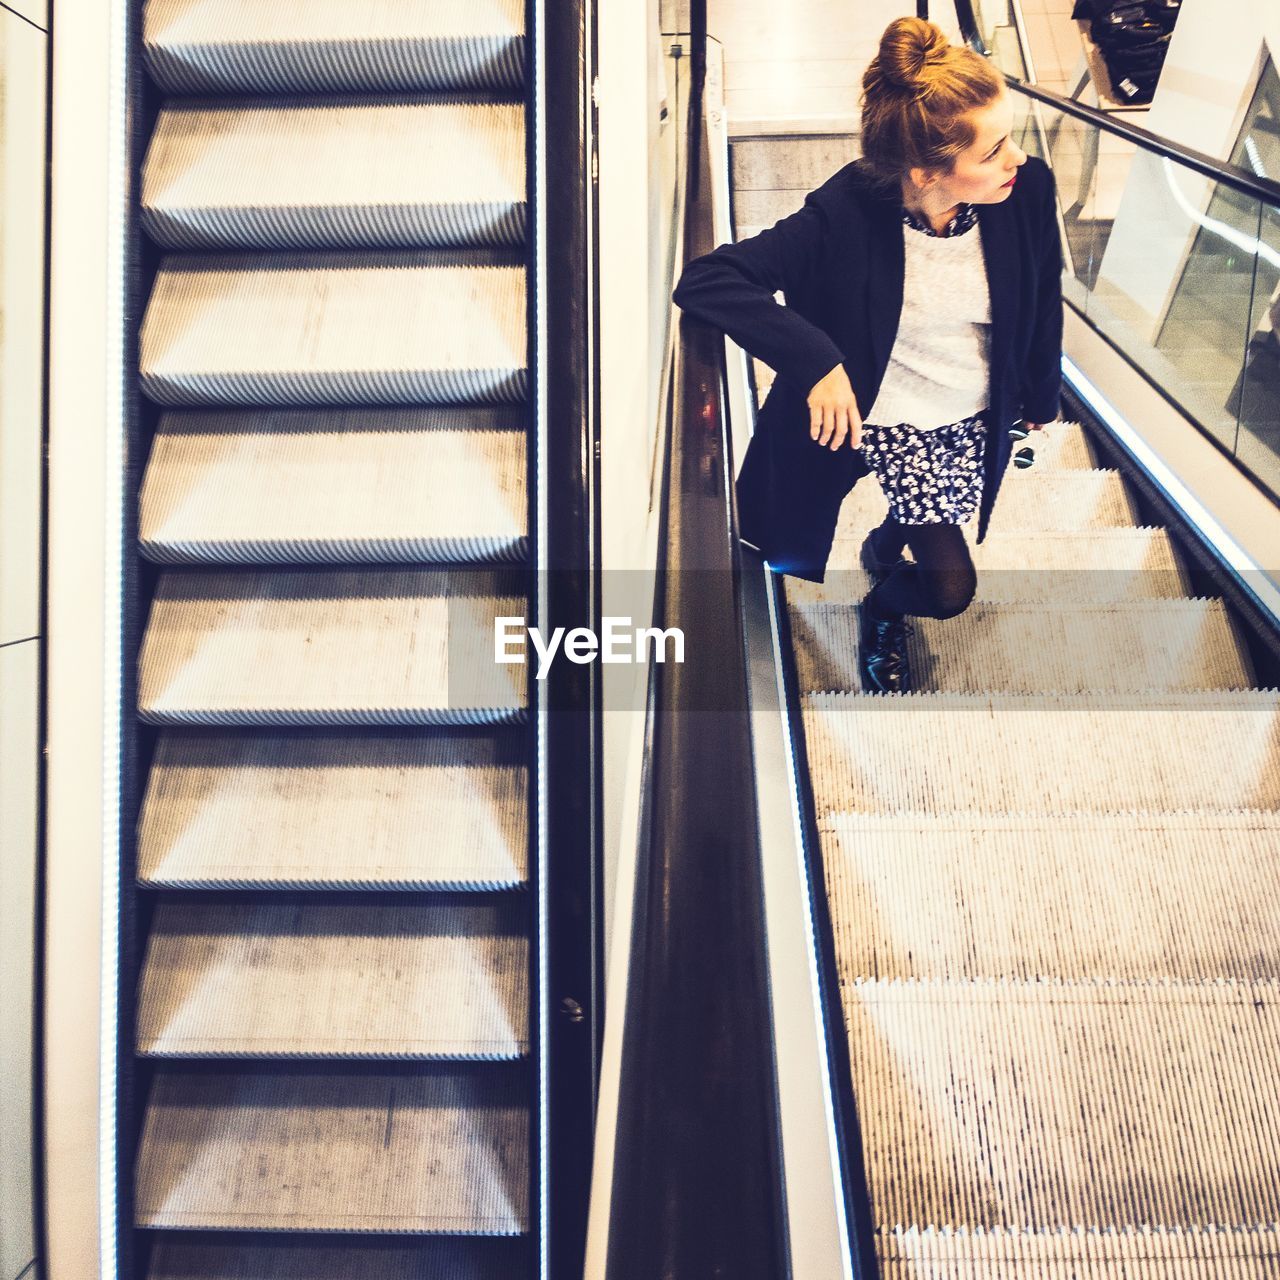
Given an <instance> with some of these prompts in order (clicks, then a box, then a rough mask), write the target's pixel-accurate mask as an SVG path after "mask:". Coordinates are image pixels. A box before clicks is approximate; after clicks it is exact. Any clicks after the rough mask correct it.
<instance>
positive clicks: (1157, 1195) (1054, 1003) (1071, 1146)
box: [842, 979, 1280, 1230]
mask: <svg viewBox="0 0 1280 1280" xmlns="http://www.w3.org/2000/svg"><path fill="white" fill-rule="evenodd" d="M842 989H843V994H844V1002H845V1015H846V1018H847V1020H848V1026H849V1050H850V1060H851V1063H852V1069H853V1076H854V1088H855V1092H856V1096H857V1097H858V1106H859V1116H860V1119H861V1124H862V1132H863V1149H864V1155H865V1158H866V1164H867V1178H868V1183H869V1186H870V1192H871V1202H872V1211H873V1213H874V1215H875V1219H876V1221H877V1222H878V1223H880V1224H882V1225H884V1226H889V1227H892V1226H893V1225H895V1224H899V1223H908V1222H914V1223H917V1224H920V1225H925V1224H928V1225H932V1226H944V1225H952V1226H959V1225H962V1224H963V1225H964V1226H966V1227H968V1228H970V1229H972V1228H975V1227H978V1226H982V1227H987V1228H990V1227H1008V1226H1017V1227H1020V1228H1024V1229H1025V1228H1032V1229H1052V1228H1055V1227H1061V1226H1064V1225H1071V1226H1073V1227H1079V1228H1082V1229H1084V1230H1090V1229H1099V1228H1103V1227H1107V1226H1113V1225H1115V1224H1124V1225H1129V1226H1134V1225H1139V1224H1150V1225H1159V1226H1174V1227H1179V1226H1180V1227H1196V1226H1206V1225H1211V1224H1223V1223H1234V1224H1257V1225H1262V1224H1267V1223H1274V1222H1276V1221H1280V1095H1278V1094H1277V1092H1276V1090H1275V1088H1274V1083H1273V1082H1274V1080H1275V1078H1276V1074H1277V1072H1278V1071H1280V1017H1277V1014H1278V1013H1280V1001H1278V999H1277V997H1278V996H1280V989H1278V988H1277V985H1276V983H1274V982H1264V981H1258V982H1220V983H1193V982H1183V981H1177V980H1171V981H1164V982H1159V981H1153V980H1135V981H1133V982H1129V983H1112V982H1108V981H1105V980H1101V979H1099V980H1093V981H1089V980H1082V981H1077V982H1019V981H1005V980H995V979H978V980H974V981H970V982H964V981H946V980H941V979H939V980H936V981H935V980H929V981H918V982H914V981H913V982H897V981H892V982H881V981H876V980H870V979H866V980H862V979H860V980H857V981H848V980H846V981H844V982H843V983H842Z"/></svg>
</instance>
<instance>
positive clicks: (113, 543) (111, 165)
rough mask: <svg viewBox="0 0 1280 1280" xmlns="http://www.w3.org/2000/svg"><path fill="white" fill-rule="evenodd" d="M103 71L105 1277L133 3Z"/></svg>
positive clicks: (112, 1153) (115, 980) (115, 1006)
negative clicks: (105, 139) (105, 143)
mask: <svg viewBox="0 0 1280 1280" xmlns="http://www.w3.org/2000/svg"><path fill="white" fill-rule="evenodd" d="M109 40H110V45H109V49H108V67H109V70H108V73H107V119H108V125H107V131H108V139H109V141H108V149H109V156H108V164H107V172H108V179H107V182H108V186H107V200H106V208H107V217H108V218H109V219H110V222H109V225H108V228H107V236H106V264H105V265H106V276H107V281H106V284H107V299H106V304H107V306H106V316H105V320H106V342H105V344H104V350H105V353H106V357H107V359H106V365H105V368H104V371H103V372H104V374H105V378H106V381H105V385H104V386H103V400H104V404H103V408H104V413H103V426H104V428H105V441H104V451H103V473H104V474H103V484H104V488H105V489H106V493H105V495H104V498H105V501H104V520H103V524H104V528H103V530H102V541H103V555H104V560H103V565H102V570H103V619H102V623H103V646H102V647H103V672H102V677H103V685H102V689H103V700H102V729H103V733H102V861H101V875H102V879H101V885H102V944H101V945H102V953H101V956H100V958H99V963H100V965H101V974H100V988H99V990H100V991H101V1006H100V1014H99V1017H100V1023H99V1028H98V1036H99V1040H98V1249H99V1272H98V1274H99V1277H100V1280H117V1277H118V1276H119V1274H120V1239H119V1231H118V1218H119V1209H120V1206H119V1198H118V1193H119V1187H118V1185H117V1177H116V1174H117V1162H118V1160H119V1151H118V1149H117V1143H116V1127H117V1123H118V1117H117V1097H116V1095H117V1091H118V1089H119V1072H118V1071H117V1066H118V1063H117V1055H118V1053H119V1045H118V1029H119V1026H120V871H121V867H120V788H121V761H120V738H121V731H122V724H123V718H124V709H123V707H122V706H121V705H120V699H121V675H122V673H123V670H124V665H123V664H124V646H123V636H122V632H123V627H124V591H123V582H122V577H123V568H124V525H125V519H124V516H125V512H124V501H125V471H124V462H125V452H126V441H125V386H124V376H123V375H124V367H125V351H126V350H127V346H126V341H125V291H126V287H127V279H128V277H127V273H126V270H125V263H126V239H127V236H128V227H129V209H128V202H129V195H130V181H129V163H128V161H129V157H128V146H127V128H126V121H127V116H128V113H127V81H128V74H129V6H128V5H127V4H125V3H123V0H116V2H115V3H114V4H113V5H112V6H111V17H110V30H109Z"/></svg>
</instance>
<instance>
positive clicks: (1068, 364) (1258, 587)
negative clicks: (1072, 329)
mask: <svg viewBox="0 0 1280 1280" xmlns="http://www.w3.org/2000/svg"><path fill="white" fill-rule="evenodd" d="M1062 370H1063V372H1064V373H1065V374H1066V376H1067V379H1068V381H1069V382H1070V383H1071V384H1072V386H1073V387H1074V388H1075V390H1076V392H1077V393H1078V394H1079V396H1080V398H1081V399H1082V400H1084V401H1085V403H1086V404H1088V406H1089V407H1090V408H1091V409H1092V410H1093V411H1094V413H1096V414H1097V415H1098V417H1099V418H1101V419H1102V421H1103V422H1105V423H1106V424H1107V426H1108V427H1110V429H1111V431H1112V432H1113V433H1114V434H1115V435H1116V437H1117V438H1118V439H1119V440H1120V441H1121V443H1122V444H1123V445H1124V446H1125V448H1126V449H1128V451H1129V452H1130V454H1132V456H1133V457H1134V459H1135V460H1136V461H1137V462H1138V464H1139V465H1140V466H1141V467H1142V468H1143V469H1144V470H1145V471H1146V472H1147V474H1148V475H1150V476H1151V478H1152V479H1153V480H1154V481H1155V482H1156V484H1157V485H1159V486H1160V488H1161V489H1162V490H1163V491H1164V493H1165V494H1166V495H1167V496H1168V497H1169V498H1170V499H1171V500H1172V501H1173V503H1174V504H1175V505H1176V506H1177V507H1178V508H1179V509H1180V510H1181V511H1182V513H1183V514H1184V515H1185V516H1186V517H1187V519H1188V520H1190V521H1191V523H1192V524H1193V525H1194V526H1195V527H1196V529H1197V530H1199V532H1200V533H1201V534H1202V535H1203V536H1204V538H1205V541H1207V542H1208V543H1209V545H1210V546H1212V547H1213V549H1214V550H1215V551H1216V552H1217V553H1218V555H1219V556H1220V557H1221V558H1222V560H1223V561H1225V562H1226V564H1227V565H1229V566H1230V567H1231V569H1232V570H1234V572H1235V573H1236V575H1237V576H1238V578H1239V580H1240V582H1241V584H1242V585H1243V586H1244V588H1245V590H1247V591H1248V592H1249V594H1250V595H1251V596H1253V598H1254V599H1255V600H1256V601H1257V603H1258V606H1259V607H1260V608H1261V609H1263V610H1265V611H1266V612H1267V613H1269V614H1270V615H1271V617H1272V618H1273V619H1275V620H1276V621H1277V622H1280V586H1277V584H1276V583H1275V582H1274V581H1273V580H1272V579H1271V578H1270V577H1269V576H1268V575H1267V572H1266V571H1265V570H1264V569H1263V568H1262V567H1261V566H1260V565H1259V564H1258V563H1257V562H1256V561H1255V560H1254V559H1253V558H1252V557H1251V556H1250V555H1249V553H1248V552H1247V551H1245V549H1244V548H1243V547H1242V546H1241V545H1240V544H1239V543H1238V542H1237V541H1236V540H1235V539H1234V538H1233V537H1232V536H1231V535H1230V534H1229V533H1228V532H1227V531H1226V530H1225V529H1224V528H1223V527H1222V525H1221V524H1220V523H1219V522H1218V521H1217V519H1215V517H1214V516H1213V515H1212V513H1211V512H1210V511H1209V509H1208V508H1207V507H1206V506H1205V505H1204V504H1203V503H1202V502H1201V501H1200V500H1199V499H1198V498H1197V497H1196V496H1195V495H1194V494H1193V493H1192V492H1191V490H1190V489H1188V488H1187V487H1186V485H1185V484H1183V482H1182V481H1181V480H1180V479H1179V478H1178V477H1177V476H1176V475H1175V474H1174V473H1173V472H1172V471H1170V470H1169V468H1168V466H1166V465H1165V463H1164V461H1163V460H1162V459H1161V458H1160V457H1159V456H1158V455H1157V454H1156V453H1155V452H1154V450H1152V448H1151V446H1150V445H1149V444H1148V443H1147V442H1146V441H1145V440H1144V439H1143V438H1142V437H1141V436H1140V435H1138V433H1137V432H1136V431H1134V429H1133V428H1132V427H1131V426H1130V425H1129V423H1128V422H1127V421H1126V420H1125V419H1124V417H1123V416H1122V415H1121V414H1120V412H1119V410H1118V409H1116V407H1115V406H1114V405H1113V404H1112V403H1111V402H1110V401H1109V400H1108V399H1107V398H1106V397H1105V396H1104V395H1103V394H1102V393H1101V392H1100V391H1099V390H1098V388H1097V387H1096V386H1094V384H1093V383H1092V382H1090V381H1089V379H1088V378H1087V377H1086V376H1085V375H1084V374H1083V373H1082V372H1081V371H1080V367H1079V365H1077V364H1076V363H1075V362H1074V361H1073V360H1072V359H1070V357H1068V356H1063V357H1062Z"/></svg>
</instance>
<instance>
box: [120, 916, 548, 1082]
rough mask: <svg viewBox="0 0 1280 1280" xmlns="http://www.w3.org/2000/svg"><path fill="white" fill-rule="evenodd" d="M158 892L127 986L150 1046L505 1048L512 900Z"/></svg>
mask: <svg viewBox="0 0 1280 1280" xmlns="http://www.w3.org/2000/svg"><path fill="white" fill-rule="evenodd" d="M398 896H399V897H400V901H391V902H388V901H387V900H386V899H373V898H371V897H370V896H369V895H367V894H365V895H361V896H360V897H359V898H357V899H354V900H352V899H346V900H345V901H343V900H338V901H334V900H333V897H332V896H329V897H327V898H321V899H316V898H304V899H299V898H297V897H296V895H287V896H286V895H279V894H276V895H272V897H271V898H269V899H267V900H265V901H264V900H261V899H259V900H257V901H235V902H228V901H223V900H218V901H214V902H210V901H208V900H199V899H196V900H193V899H190V898H182V899H177V900H174V899H171V898H169V899H162V900H161V902H160V903H159V904H157V907H156V911H155V915H154V917H153V920H152V924H151V932H150V935H149V940H148V944H147V954H146V959H145V960H144V962H143V968H142V979H141V983H140V989H139V994H138V1038H137V1043H138V1052H139V1053H141V1054H144V1055H148V1056H155V1057H238V1058H243V1057H275V1058H292V1057H330V1058H346V1057H356V1058H488V1059H491V1058H516V1057H520V1056H522V1055H523V1054H525V1053H527V1052H528V1047H529V1046H528V1037H529V1031H528V1018H529V1010H528V1003H529V994H528V982H527V973H528V966H529V947H528V942H527V934H526V929H525V924H524V913H525V904H524V902H523V900H522V899H519V898H517V899H515V900H513V899H511V898H510V897H509V896H505V895H504V896H495V895H488V896H487V897H486V898H484V899H481V900H479V901H476V900H464V901H457V900H451V899H450V898H447V897H442V898H440V899H438V900H436V901H434V902H431V903H426V904H424V903H422V902H421V901H420V900H418V901H414V902H410V901H406V900H405V898H404V896H403V895H398Z"/></svg>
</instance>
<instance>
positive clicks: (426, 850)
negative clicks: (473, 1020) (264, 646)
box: [138, 730, 528, 889]
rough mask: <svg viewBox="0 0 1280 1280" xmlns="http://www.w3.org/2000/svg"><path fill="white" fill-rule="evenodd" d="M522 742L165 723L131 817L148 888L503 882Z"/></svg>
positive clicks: (517, 801) (517, 823)
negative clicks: (205, 728)
mask: <svg viewBox="0 0 1280 1280" xmlns="http://www.w3.org/2000/svg"><path fill="white" fill-rule="evenodd" d="M524 753H525V748H524V745H523V740H522V738H521V737H520V736H519V735H518V734H516V733H513V732H509V733H499V734H498V735H497V736H490V735H488V734H484V735H482V734H478V733H475V732H470V731H462V732H458V731H442V730H434V731H432V732H431V733H425V734H424V733H421V732H414V733H412V734H399V735H396V734H382V735H379V736H376V737H370V736H367V735H361V736H354V735H353V736H334V735H324V736H310V735H307V736H302V735H290V734H269V735H263V734H257V735H249V736H245V735H241V734H236V735H229V734H219V735H204V734H200V735H195V734H188V733H181V732H168V733H162V734H161V735H160V737H159V741H158V743H157V745H156V749H155V754H154V756H153V758H152V762H151V770H150V773H149V776H148V782H147V793H146V798H145V800H144V801H143V806H142V817H141V819H140V821H139V827H138V877H139V880H140V881H141V882H142V883H143V884H146V885H150V886H153V887H166V886H168V887H182V888H201V889H213V888H254V889H290V888H300V889H321V888H344V889H345V888H362V889H505V888H512V887H515V886H516V885H519V884H523V883H524V882H525V880H526V878H527V875H528V871H527V862H526V859H527V842H528V833H527V819H526V810H527V803H528V802H527V799H526V792H527V785H526V770H525V762H524Z"/></svg>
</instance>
